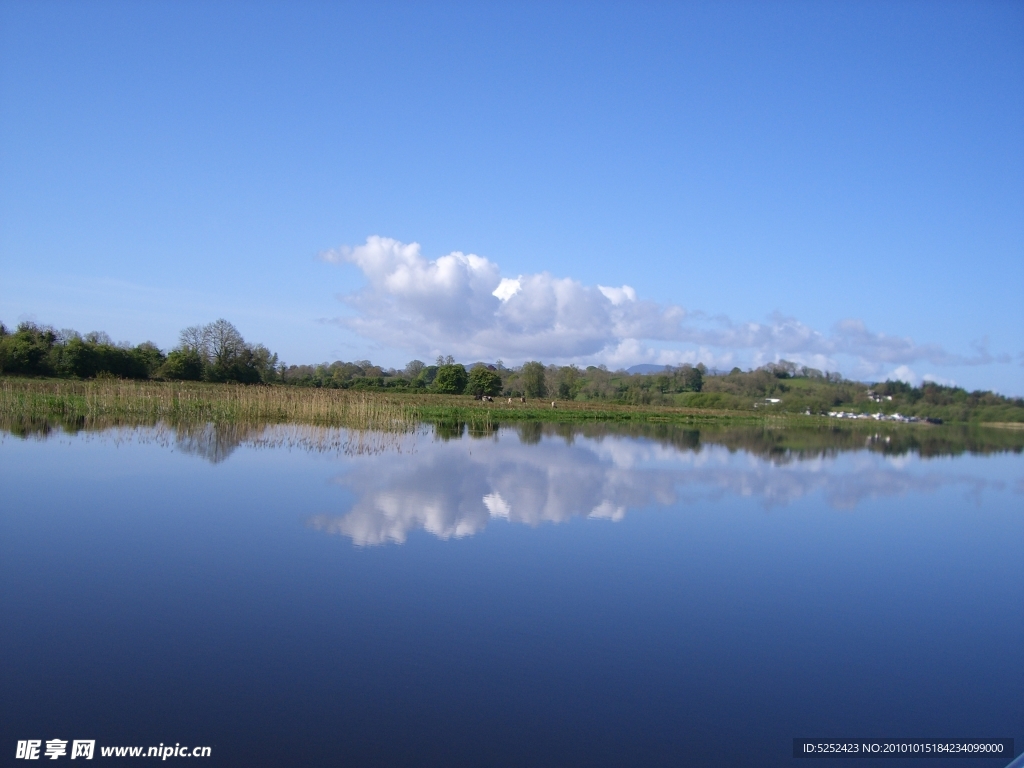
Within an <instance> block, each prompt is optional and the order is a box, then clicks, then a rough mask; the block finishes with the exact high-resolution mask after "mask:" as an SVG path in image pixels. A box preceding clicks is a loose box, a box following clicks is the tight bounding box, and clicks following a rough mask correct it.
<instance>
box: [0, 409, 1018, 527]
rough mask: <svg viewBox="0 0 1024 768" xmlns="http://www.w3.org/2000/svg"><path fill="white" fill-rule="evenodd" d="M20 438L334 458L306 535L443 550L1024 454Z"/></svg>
mask: <svg viewBox="0 0 1024 768" xmlns="http://www.w3.org/2000/svg"><path fill="white" fill-rule="evenodd" d="M0 427H3V428H6V430H7V431H8V432H9V433H11V434H16V435H19V436H20V437H32V438H37V439H48V438H52V437H54V436H59V435H63V434H67V433H68V432H71V433H74V434H80V435H84V436H95V437H96V438H97V439H112V440H115V441H130V440H135V441H139V442H151V443H159V444H161V445H165V446H167V447H169V448H171V449H173V450H176V451H179V452H181V453H184V454H187V455H189V456H195V457H198V458H200V459H202V460H205V461H208V462H210V463H212V464H220V463H222V462H225V461H227V460H228V459H229V458H230V457H231V456H232V454H233V453H234V452H235V451H236V450H238V449H239V448H240V447H243V446H246V447H250V448H258V449H279V448H289V449H290V448H299V449H301V450H305V451H310V452H320V453H327V454H333V455H336V456H338V457H339V458H342V459H343V460H344V463H343V464H342V466H343V467H344V468H343V469H342V471H340V472H337V473H336V474H335V475H334V476H333V480H332V482H333V483H334V484H335V485H336V486H337V487H338V488H339V489H342V490H343V491H344V494H343V495H341V497H340V499H339V501H338V507H337V508H335V509H334V510H330V511H321V512H320V513H319V514H314V515H313V516H311V517H310V518H309V519H308V523H309V525H310V526H311V527H313V528H315V529H317V530H321V531H324V532H327V533H331V534H339V535H343V536H345V537H347V538H350V539H351V540H352V541H353V542H354V543H355V544H357V545H359V546H369V545H379V544H385V543H388V542H395V543H401V542H404V541H406V539H407V538H408V536H409V535H410V533H411V532H412V531H415V530H418V529H422V530H424V531H427V532H429V533H431V534H433V535H434V536H437V537H439V538H442V539H449V538H458V537H462V536H470V535H473V534H475V533H478V532H480V531H481V530H483V529H484V528H485V527H486V526H487V525H488V524H489V523H491V521H492V520H494V519H495V518H499V519H501V520H505V521H508V522H510V523H519V524H526V525H530V526H537V525H540V524H542V523H564V522H566V521H569V520H571V519H573V518H583V517H586V518H595V519H603V520H610V521H613V522H614V521H619V520H622V519H623V518H624V517H625V516H626V514H627V513H628V512H630V511H631V510H637V509H640V508H644V507H665V506H669V505H678V504H697V503H701V502H702V501H707V500H715V499H720V498H723V497H728V496H731V497H750V498H753V499H756V500H757V501H758V502H759V503H760V505H761V506H763V507H764V508H766V509H772V508H776V507H782V506H786V505H789V504H793V503H795V502H797V501H799V500H801V499H805V498H808V497H812V496H814V497H816V498H820V500H821V501H822V503H824V504H825V505H827V506H829V507H831V508H833V509H840V510H849V509H855V508H856V507H857V506H858V505H859V504H861V503H863V502H865V501H866V500H869V499H882V498H897V497H903V496H909V495H912V494H926V493H934V492H936V491H937V490H939V489H942V488H946V489H955V490H957V491H958V492H960V493H963V494H964V495H965V496H966V497H974V498H977V497H978V496H979V495H980V494H981V492H982V491H983V490H984V489H985V488H986V487H989V486H991V487H995V488H1002V487H1003V485H1004V484H1009V486H1010V487H1011V489H1012V490H1013V491H1014V492H1016V493H1018V494H1022V493H1024V478H1013V479H1003V480H989V479H986V478H983V477H977V476H973V475H970V474H966V473H965V471H964V470H963V469H962V468H965V467H969V466H972V465H970V464H966V463H964V462H951V461H950V460H945V461H932V460H930V459H931V458H935V457H953V456H957V455H960V454H963V453H972V454H992V453H999V452H1013V453H1021V452H1022V450H1024V433H1022V432H1021V431H1013V430H995V429H978V428H955V427H940V428H929V427H919V428H907V427H899V426H896V427H889V428H882V429H879V430H877V431H876V429H874V428H871V427H870V426H869V428H866V429H865V428H861V427H859V426H854V427H846V426H843V427H839V428H832V427H827V428H823V427H817V428H808V429H793V428H787V429H771V428H768V427H766V426H742V427H733V428H721V427H715V428H699V429H698V428H695V427H692V426H689V427H688V426H679V425H658V424H653V425H652V424H642V425H613V424H588V425H583V426H580V425H567V424H542V423H539V422H526V423H521V424H517V425H514V426H507V427H500V426H499V425H497V424H495V423H493V422H484V423H479V424H476V423H463V422H452V423H447V424H439V425H423V426H422V427H421V428H420V429H419V430H418V431H416V432H414V433H408V432H404V433H387V432H368V431H362V432H360V431H351V430H345V429H340V428H331V427H316V426H308V425H294V424H278V425H260V424H234V423H228V424H192V425H189V424H185V425H175V426H171V425H167V424H163V423H158V424H155V425H151V426H135V427H124V426H120V427H115V428H109V427H107V428H106V429H103V428H102V425H98V424H97V425H92V426H91V427H90V426H89V425H83V424H81V423H79V424H75V425H67V424H65V425H59V426H58V425H51V424H49V423H42V422H41V423H38V424H35V423H33V424H32V425H29V424H27V423H19V424H18V425H17V426H16V427H15V426H13V425H10V424H0Z"/></svg>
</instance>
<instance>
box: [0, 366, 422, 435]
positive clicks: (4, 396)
mask: <svg viewBox="0 0 1024 768" xmlns="http://www.w3.org/2000/svg"><path fill="white" fill-rule="evenodd" d="M0 419H2V420H3V421H4V422H6V423H9V424H14V423H18V422H23V423H26V424H31V423H35V422H44V421H45V422H56V423H59V424H62V425H67V426H77V427H78V428H86V429H87V428H89V427H91V426H94V425H95V426H100V425H104V426H110V425H118V424H123V425H133V424H138V425H145V424H155V423H157V422H166V423H170V424H185V423H214V424H219V423H230V422H235V423H251V424H277V423H284V422H292V423H296V424H315V425H324V426H338V427H346V428H350V429H373V430H382V431H394V430H398V431H406V430H409V429H412V428H413V427H414V426H415V424H416V423H417V420H418V416H417V414H416V412H415V409H414V408H411V407H410V405H409V404H408V403H403V402H401V401H400V400H399V399H398V398H396V397H387V396H381V395H378V394H375V393H362V392H349V391H346V390H326V389H299V388H296V387H260V386H243V385H235V384H191V383H189V384H184V383H170V382H134V381H122V380H118V379H113V380H94V381H43V380H32V379H7V380H4V381H3V382H2V384H0Z"/></svg>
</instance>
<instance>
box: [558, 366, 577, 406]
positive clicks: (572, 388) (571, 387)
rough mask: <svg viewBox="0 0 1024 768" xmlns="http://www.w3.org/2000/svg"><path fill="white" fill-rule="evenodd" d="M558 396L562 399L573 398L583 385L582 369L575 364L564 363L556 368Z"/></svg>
mask: <svg viewBox="0 0 1024 768" xmlns="http://www.w3.org/2000/svg"><path fill="white" fill-rule="evenodd" d="M556 381H557V382H558V396H559V397H560V398H561V399H563V400H575V399H576V395H578V394H579V391H580V389H581V388H582V386H583V371H581V370H580V369H579V368H577V367H576V366H575V365H566V366H563V367H562V368H559V369H558V374H557V377H556Z"/></svg>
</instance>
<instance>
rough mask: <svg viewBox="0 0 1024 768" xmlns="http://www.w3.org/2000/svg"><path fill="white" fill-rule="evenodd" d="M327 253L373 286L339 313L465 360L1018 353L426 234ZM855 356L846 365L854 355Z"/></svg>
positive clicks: (897, 362)
mask: <svg viewBox="0 0 1024 768" xmlns="http://www.w3.org/2000/svg"><path fill="white" fill-rule="evenodd" d="M320 256H321V258H322V259H323V260H324V261H327V262H331V263H339V264H352V265H354V266H356V267H357V268H358V269H359V270H360V271H361V272H362V273H363V275H364V276H365V277H366V280H367V285H366V287H365V288H364V289H363V290H361V291H358V292H356V293H354V294H350V295H346V296H343V297H341V299H342V301H343V302H344V303H345V304H346V305H348V306H349V307H350V308H351V309H353V310H354V311H355V314H354V315H352V316H348V317H343V318H337V319H336V320H335V321H334V322H336V323H338V324H340V325H343V326H345V327H348V328H350V329H351V330H353V331H355V332H356V333H358V334H360V335H361V336H364V337H366V338H368V339H372V340H374V341H376V342H379V343H381V344H383V345H386V346H390V347H397V348H401V349H405V350H408V351H409V352H411V353H413V354H424V353H426V352H429V353H430V354H438V353H442V352H443V353H446V354H447V353H450V354H454V355H456V356H458V357H460V358H462V359H486V360H493V359H496V358H499V357H500V358H503V359H504V360H506V361H510V362H514V361H521V360H525V359H531V358H534V359H540V360H543V361H545V362H557V363H568V362H576V363H584V364H589V363H605V364H607V365H609V366H613V367H615V366H620V365H631V364H634V363H641V362H650V363H659V364H680V363H684V362H690V363H696V362H698V361H700V362H704V363H705V364H707V365H711V366H717V367H731V366H732V365H735V364H744V365H753V366H756V365H761V364H763V363H766V362H770V361H773V360H777V359H779V358H786V359H789V360H793V361H794V362H798V363H801V364H803V365H808V366H811V367H815V368H820V369H823V370H824V369H829V370H840V369H841V368H842V367H843V366H842V364H841V362H840V358H850V359H852V365H853V367H855V368H856V369H857V372H858V373H859V374H861V375H876V376H877V375H880V374H881V373H882V372H883V371H884V370H885V369H886V368H891V367H895V368H894V369H893V370H892V374H893V375H895V376H898V377H901V378H904V379H905V380H910V378H909V377H912V378H914V379H915V380H916V374H914V373H913V371H912V370H911V369H910V368H909V365H910V364H912V363H915V362H926V363H929V364H932V365H944V366H962V365H987V364H990V363H995V362H1000V363H1003V362H1009V361H1010V357H1009V356H1008V355H993V354H992V353H990V352H989V350H988V343H987V340H981V341H980V342H977V343H976V344H974V345H973V354H971V355H959V354H954V353H950V352H948V351H946V350H945V349H943V348H942V347H941V346H939V345H936V344H923V345H922V344H917V343H915V342H914V341H913V340H912V339H909V338H906V337H901V336H893V335H889V334H885V333H878V332H875V331H871V330H869V329H868V328H867V327H866V326H865V324H864V323H863V321H861V320H858V319H846V320H842V321H840V322H839V323H837V324H836V325H835V326H834V327H833V328H832V329H831V331H830V332H828V333H823V332H821V331H819V330H816V329H814V328H811V327H809V326H807V325H805V324H804V323H802V322H801V321H800V320H798V319H796V318H793V317H788V316H785V315H781V314H776V315H773V316H771V317H770V318H768V320H767V322H760V323H759V322H735V321H733V320H731V319H729V318H727V317H722V316H710V315H707V314H705V313H703V312H696V311H689V310H687V309H685V308H683V307H681V306H678V305H676V304H658V303H655V302H652V301H645V300H643V299H641V298H639V297H638V295H637V292H636V290H635V289H634V288H632V287H631V286H629V285H622V286H620V287H608V286H603V285H597V286H587V285H584V284H583V283H581V282H579V281H578V280H575V279H573V278H569V277H555V276H553V275H551V274H550V273H548V272H540V273H536V274H531V275H519V276H517V277H515V278H509V277H502V276H501V271H500V269H499V267H498V265H497V264H495V263H494V262H492V261H489V260H488V259H486V258H484V257H482V256H477V255H475V254H465V253H462V252H460V251H455V252H452V253H449V254H447V255H445V256H441V257H439V258H437V259H428V258H427V257H425V256H424V255H423V253H422V252H421V249H420V246H419V244H418V243H402V242H399V241H397V240H393V239H391V238H387V237H378V236H376V235H375V236H372V237H368V238H367V239H366V242H365V243H364V244H363V245H359V246H355V247H347V246H346V247H342V248H338V249H335V250H330V251H325V252H324V253H322V254H321V255H320ZM847 367H849V366H847Z"/></svg>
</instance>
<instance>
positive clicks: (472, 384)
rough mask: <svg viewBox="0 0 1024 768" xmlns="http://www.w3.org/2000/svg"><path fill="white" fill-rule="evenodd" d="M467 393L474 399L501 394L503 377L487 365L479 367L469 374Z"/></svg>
mask: <svg viewBox="0 0 1024 768" xmlns="http://www.w3.org/2000/svg"><path fill="white" fill-rule="evenodd" d="M466 391H467V392H468V393H469V394H471V395H473V396H474V397H480V396H482V395H490V396H491V397H493V396H494V395H500V394H501V376H499V375H498V373H497V371H492V370H491V369H490V368H488V367H487V366H486V365H478V366H476V367H475V368H473V370H471V371H470V372H469V382H468V385H467V387H466Z"/></svg>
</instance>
